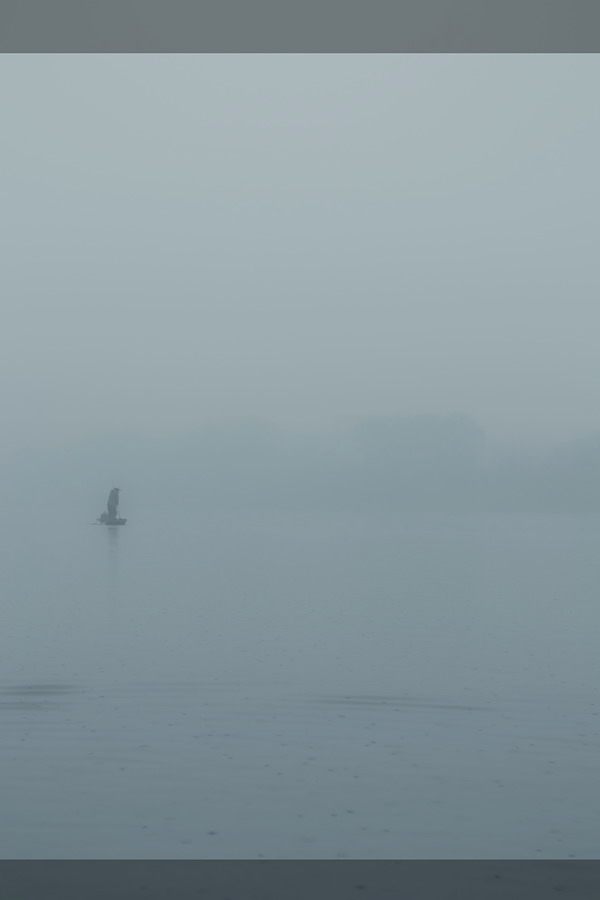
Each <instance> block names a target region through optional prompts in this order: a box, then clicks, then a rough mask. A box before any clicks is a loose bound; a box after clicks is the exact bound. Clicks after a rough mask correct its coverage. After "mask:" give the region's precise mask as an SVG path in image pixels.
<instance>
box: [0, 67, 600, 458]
mask: <svg viewBox="0 0 600 900" xmlns="http://www.w3.org/2000/svg"><path fill="white" fill-rule="evenodd" d="M599 78H600V60H599V59H598V58H597V57H596V56H593V55H588V56H552V55H544V56H511V55H505V56H477V55H472V56H425V55H424V56H371V55H332V56H313V55H303V56H280V55H269V56H246V55H215V56H151V55H148V56H93V55H81V56H79V55H70V56H30V55H20V56H17V55H16V56H2V57H1V58H0V108H1V109H2V151H1V152H2V167H1V169H0V209H1V216H0V222H1V223H2V224H1V229H2V233H1V247H2V258H1V266H0V272H1V278H2V307H1V308H2V328H1V330H0V342H1V344H0V376H1V377H0V403H1V405H2V406H1V408H2V414H3V421H4V425H5V428H4V429H3V446H2V453H14V451H15V450H20V449H21V448H23V449H25V448H28V447H33V446H37V447H45V446H47V447H51V446H53V445H56V444H60V443H62V442H65V441H70V440H74V439H81V440H85V439H88V438H96V437H102V438H104V437H105V436H107V435H108V436H110V435H111V434H118V433H123V432H126V433H128V434H132V435H135V434H142V435H143V434H148V435H153V436H156V437H168V436H169V435H174V434H177V433H186V432H193V431H194V430H195V429H196V428H198V427H200V426H201V425H202V423H204V422H207V421H213V420H220V419H228V418H236V417H245V416H262V417H266V418H268V419H270V420H273V421H274V422H278V423H282V424H285V425H288V426H289V425H292V426H298V427H300V428H305V427H307V426H310V427H311V428H313V427H319V428H322V427H324V426H325V425H326V424H327V423H331V422H336V421H343V420H349V419H350V420H352V419H357V418H360V417H364V416H396V415H401V416H407V415H420V414H426V413H433V414H436V415H442V416H445V415H448V414H450V413H453V412H455V411H459V412H462V413H465V414H467V415H469V416H472V417H473V418H474V419H475V420H476V421H477V422H478V423H480V424H481V425H482V426H483V428H484V429H485V430H486V432H487V433H488V434H489V435H491V436H492V437H493V438H497V439H502V440H509V441H510V440H521V441H546V440H562V439H569V438H571V437H577V436H579V435H582V434H585V433H588V432H589V433H591V432H594V431H598V430H600V406H599V405H598V402H597V386H598V381H599V374H600V372H599V364H598V350H597V343H598V337H597V334H598V326H599V325H600V315H599V313H598V308H599V304H598V298H599V296H600V294H599V290H598V289H599V287H600V275H599V270H598V264H597V252H598V251H597V246H598V209H599V200H600V179H599V178H598V159H600V114H599V112H598V103H597V87H598V83H599Z"/></svg>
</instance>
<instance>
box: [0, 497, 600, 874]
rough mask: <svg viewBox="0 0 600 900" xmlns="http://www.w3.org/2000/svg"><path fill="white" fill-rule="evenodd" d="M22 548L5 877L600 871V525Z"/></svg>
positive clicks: (72, 527) (10, 594) (4, 704)
mask: <svg viewBox="0 0 600 900" xmlns="http://www.w3.org/2000/svg"><path fill="white" fill-rule="evenodd" d="M124 512H125V514H127V511H125V510H124ZM2 529H3V530H2V540H1V550H0V563H1V571H2V598H3V599H2V631H1V638H0V641H1V649H2V652H1V654H0V723H1V731H0V735H1V737H0V777H1V779H2V787H1V795H2V804H1V806H0V855H1V856H2V857H4V858H9V857H18V858H34V857H35V858H52V857H70V858H90V857H111V858H128V857H136V858H147V857H163V858H184V857H213V858H229V857H235V858H240V857H242V858H256V857H265V858H281V857H286V858H291V857H300V858H311V857H315V858H317V857H318V858H324V857H328V858H353V857H361V858H383V857H386V858H389V857H393V858H398V857H402V858H406V857H413V858H415V857H416V858H426V857H441V858H450V857H479V858H484V857H488V858H489V857H494V858H500V857H512V858H521V857H536V858H571V857H577V858H579V857H586V856H588V857H592V856H596V855H597V851H598V843H599V840H600V695H599V688H600V652H599V650H600V553H599V552H598V550H599V545H600V517H594V516H587V517H568V516H547V517H546V516H516V515H515V516H512V515H505V516H457V517H449V516H396V517H394V516H382V517H377V516H374V515H349V516H344V515H326V514H323V515H318V514H315V515H308V514H302V515H295V516H294V515H271V514H268V515H267V514H265V515H239V514H231V515H219V516H209V515H204V516H202V515H198V516H184V517H178V518H175V519H174V520H173V521H170V522H168V523H167V522H164V521H163V522H162V523H156V522H155V521H152V517H151V516H150V514H148V515H147V516H146V515H143V516H142V515H139V518H136V519H135V520H133V519H132V520H131V521H130V522H129V524H128V525H127V526H125V527H124V528H120V529H115V528H113V529H111V528H105V527H103V526H95V525H90V524H87V523H86V521H85V516H80V517H79V518H77V517H75V520H73V518H71V520H70V521H65V522H60V521H56V520H53V519H52V518H51V517H49V516H48V515H47V514H45V515H44V516H40V517H39V518H38V519H36V520H34V521H33V522H32V520H31V518H29V517H28V518H27V519H26V518H25V517H23V519H22V520H18V521H17V522H11V524H10V527H8V526H7V525H3V526H2Z"/></svg>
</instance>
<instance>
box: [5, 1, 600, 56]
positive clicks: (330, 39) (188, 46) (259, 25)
mask: <svg viewBox="0 0 600 900" xmlns="http://www.w3.org/2000/svg"><path fill="white" fill-rule="evenodd" d="M599 50H600V0H0V52H4V53H9V52H10V53H86V52H90V53H115V52H118V53H223V52H227V53H243V52H246V53H330V52H338V53H386V52H387V53H581V52H597V51H599Z"/></svg>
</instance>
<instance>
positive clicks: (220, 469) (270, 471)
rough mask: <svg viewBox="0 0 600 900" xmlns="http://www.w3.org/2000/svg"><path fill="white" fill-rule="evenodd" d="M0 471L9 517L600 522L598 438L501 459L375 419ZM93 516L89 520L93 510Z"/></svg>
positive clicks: (433, 431) (260, 430)
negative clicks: (338, 515)
mask: <svg viewBox="0 0 600 900" xmlns="http://www.w3.org/2000/svg"><path fill="white" fill-rule="evenodd" d="M2 469H3V479H2V480H3V495H4V501H5V504H6V505H7V506H8V508H14V506H15V505H21V506H23V505H25V506H28V507H29V506H32V505H36V504H37V505H44V506H56V508H57V509H59V508H67V507H74V506H76V507H77V508H80V509H83V508H89V511H90V515H92V514H97V513H100V512H101V509H102V507H103V505H104V503H105V499H106V496H105V495H107V494H108V491H109V489H110V487H111V486H112V484H113V483H116V484H120V486H121V487H122V488H123V495H122V509H123V512H124V514H127V513H131V512H132V511H133V510H134V509H136V508H139V509H144V510H145V509H146V508H150V507H151V508H155V509H162V510H168V509H177V508H191V509H238V508H239V509H331V510H334V509H340V510H343V509H348V510H350V509H371V510H376V509H382V510H403V509H407V510H431V511H452V510H456V511H459V510H465V511H466V510H498V511H511V510H515V511H517V510H522V511H532V512H535V511H540V512H541V511H566V512H568V511H596V510H598V511H600V435H595V436H591V437H588V438H585V439H581V440H578V441H572V442H570V443H565V444H561V445H557V446H554V447H549V448H546V449H545V450H544V451H537V452H535V453H534V452H531V451H530V452H528V453H524V452H519V451H517V450H513V451H506V450H504V451H503V452H502V453H500V452H498V450H497V449H496V448H493V447H490V446H489V444H488V442H487V441H486V437H485V434H484V432H483V430H482V429H481V428H480V427H479V426H478V425H477V424H476V423H475V422H473V421H472V420H471V419H470V418H469V417H467V416H464V415H459V414H455V415H451V416H447V417H441V416H435V415H423V416H411V417H402V416H397V417H387V418H384V417H373V418H368V419H363V420H361V421H359V422H357V423H355V424H354V425H353V426H352V427H348V428H347V429H346V430H345V431H340V432H338V433H335V434H327V435H324V434H321V435H319V434H299V433H295V432H293V431H291V430H286V429H284V428H280V427H277V426H275V425H272V424H269V423H265V422H261V421H255V420H248V421H236V422H230V423H228V424H213V425H204V426H203V427H201V428H200V429H199V430H198V431H197V432H196V433H195V434H193V435H189V436H186V437H179V438H171V439H160V440H159V439H152V438H141V437H135V438H134V437H122V436H121V437H115V438H113V439H108V438H107V439H105V440H103V441H95V442H88V443H81V444H76V445H72V446H70V447H68V448H62V449H60V450H53V451H52V452H49V451H44V452H42V451H29V452H28V453H25V454H22V455H21V456H20V457H19V458H18V459H14V460H13V461H12V462H5V463H4V465H3V466H2ZM97 507H98V508H97Z"/></svg>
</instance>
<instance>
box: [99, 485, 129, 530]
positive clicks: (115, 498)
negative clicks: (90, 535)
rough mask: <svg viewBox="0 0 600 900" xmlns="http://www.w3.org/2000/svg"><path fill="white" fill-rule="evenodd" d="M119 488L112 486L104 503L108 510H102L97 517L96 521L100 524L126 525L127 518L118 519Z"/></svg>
mask: <svg viewBox="0 0 600 900" xmlns="http://www.w3.org/2000/svg"><path fill="white" fill-rule="evenodd" d="M120 491H121V488H118V487H113V489H112V490H111V492H110V494H109V495H108V501H107V503H106V508H107V510H108V512H103V513H102V515H101V516H99V517H98V523H99V524H100V525H126V524H127V519H120V518H119V515H118V512H119V493H120Z"/></svg>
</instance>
